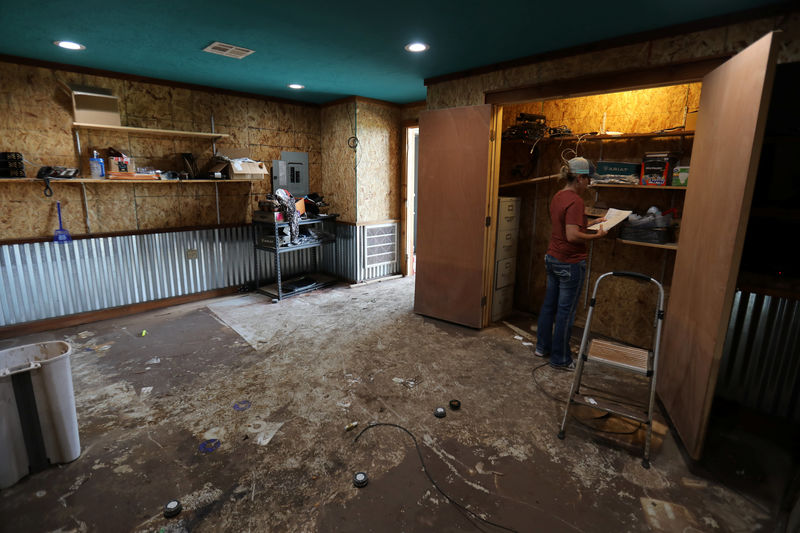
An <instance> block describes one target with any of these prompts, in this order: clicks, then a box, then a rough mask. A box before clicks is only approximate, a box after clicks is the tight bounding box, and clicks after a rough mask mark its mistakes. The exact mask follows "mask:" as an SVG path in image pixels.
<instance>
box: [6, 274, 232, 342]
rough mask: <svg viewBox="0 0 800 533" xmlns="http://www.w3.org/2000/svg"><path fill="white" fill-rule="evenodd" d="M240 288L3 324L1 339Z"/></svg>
mask: <svg viewBox="0 0 800 533" xmlns="http://www.w3.org/2000/svg"><path fill="white" fill-rule="evenodd" d="M238 289H239V287H226V288H224V289H215V290H212V291H205V292H198V293H195V294H186V295H184V296H176V297H174V298H164V299H163V300H153V301H152V302H142V303H138V304H133V305H125V306H121V307H112V308H109V309H101V310H99V311H88V312H86V313H78V314H76V315H68V316H61V317H55V318H45V319H44V320H36V321H35V322H25V323H22V324H14V325H12V326H3V327H0V339H10V338H13V337H21V336H23V335H29V334H31V333H40V332H42V331H48V330H51V329H60V328H68V327H71V326H78V325H81V324H88V323H90V322H98V321H100V320H108V319H109V318H119V317H122V316H128V315H135V314H136V313H143V312H145V311H152V310H153V309H161V308H162V307H171V306H173V305H180V304H185V303H189V302H196V301H198V300H205V299H208V298H217V297H219V296H228V295H231V294H235V293H236V292H237V290H238Z"/></svg>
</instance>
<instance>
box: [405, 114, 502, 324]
mask: <svg viewBox="0 0 800 533" xmlns="http://www.w3.org/2000/svg"><path fill="white" fill-rule="evenodd" d="M495 119H496V117H495ZM492 124H493V115H492V106H491V105H482V106H470V107H458V108H452V109H440V110H435V111H426V112H423V113H422V114H420V118H419V178H418V189H419V190H418V193H417V198H418V200H417V202H418V204H417V207H418V211H417V274H416V286H415V293H414V311H415V312H417V313H419V314H422V315H426V316H430V317H434V318H439V319H442V320H447V321H449V322H455V323H457V324H463V325H465V326H470V327H474V328H480V327H482V326H484V325H486V324H487V323H488V306H489V305H490V302H489V296H488V292H489V291H488V288H489V286H490V285H491V283H490V281H491V280H490V278H491V275H492V269H491V262H490V261H488V260H487V257H488V255H489V253H490V247H491V241H490V240H489V239H488V235H489V231H490V230H491V229H493V228H494V227H495V225H494V224H493V223H491V224H489V226H487V217H490V219H491V220H493V219H494V215H495V213H496V211H497V206H496V199H497V192H496V191H497V186H496V183H494V181H495V180H493V179H492V176H493V172H492V167H491V166H492V164H494V162H495V160H496V158H495V156H494V155H493V149H494V144H495V143H493V142H492V140H491V137H492V133H491V132H492ZM492 253H493V252H492Z"/></svg>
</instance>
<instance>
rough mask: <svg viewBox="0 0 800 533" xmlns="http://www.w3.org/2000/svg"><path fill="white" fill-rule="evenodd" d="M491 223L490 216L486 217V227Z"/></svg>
mask: <svg viewBox="0 0 800 533" xmlns="http://www.w3.org/2000/svg"><path fill="white" fill-rule="evenodd" d="M491 225H492V217H486V227H487V228H488V227H489V226H491Z"/></svg>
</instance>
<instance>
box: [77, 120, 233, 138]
mask: <svg viewBox="0 0 800 533" xmlns="http://www.w3.org/2000/svg"><path fill="white" fill-rule="evenodd" d="M72 127H73V128H76V129H78V128H83V129H87V130H106V131H120V132H124V133H138V134H142V135H162V136H164V137H198V138H201V139H225V138H228V137H230V135H228V134H227V133H204V132H197V131H180V130H162V129H156V128H136V127H133V126H111V125H107V124H87V123H85V122H73V123H72Z"/></svg>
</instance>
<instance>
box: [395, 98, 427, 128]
mask: <svg viewBox="0 0 800 533" xmlns="http://www.w3.org/2000/svg"><path fill="white" fill-rule="evenodd" d="M427 107H428V105H427V103H426V102H414V103H410V104H406V105H404V106H403V107H402V108H401V109H400V123H401V124H402V123H408V122H413V121H418V120H419V114H420V113H422V112H423V111H425V109H427Z"/></svg>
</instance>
